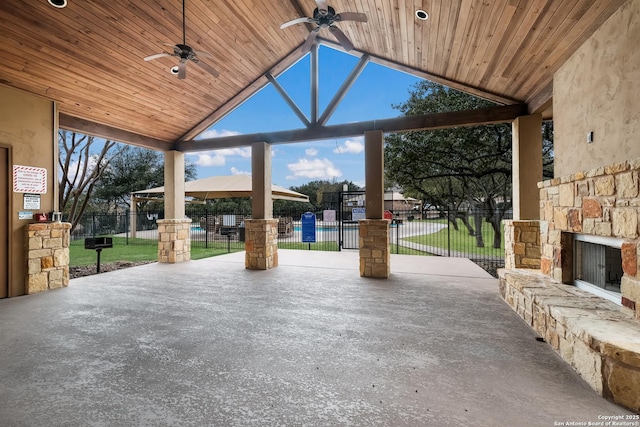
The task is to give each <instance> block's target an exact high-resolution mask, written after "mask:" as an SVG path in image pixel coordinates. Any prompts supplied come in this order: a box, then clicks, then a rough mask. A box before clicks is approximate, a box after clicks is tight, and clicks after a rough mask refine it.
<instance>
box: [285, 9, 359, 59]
mask: <svg viewBox="0 0 640 427" xmlns="http://www.w3.org/2000/svg"><path fill="white" fill-rule="evenodd" d="M316 5H317V6H318V7H316V8H315V10H314V11H313V18H309V17H305V18H296V19H293V20H291V21H288V22H285V23H284V24H282V25H280V28H281V29H282V28H287V27H289V26H291V25H294V24H316V25H317V27H316V28H314V29H313V30H311V32H310V33H309V37H307V40H305V42H304V44H303V45H302V51H303V52H306V51H308V50H309V49H311V45H313V42H314V41H315V39H316V37H317V36H318V32H320V30H321V29H322V28H329V31H331V33H332V34H333V35H334V36H335V38H336V39H337V40H338V42H339V43H340V44H341V45H342V47H343V48H344V50H346V51H347V52H348V51H350V50H351V49H353V43H351V40H349V38H348V37H347V36H346V35H345V34H344V33H343V32H342V30H341V29H340V28H338V27H337V26H336V25H335V23H336V22H342V21H358V22H367V15H365V14H364V13H358V12H341V13H336V11H335V9H334V8H332V7H331V6H328V5H327V2H326V0H316Z"/></svg>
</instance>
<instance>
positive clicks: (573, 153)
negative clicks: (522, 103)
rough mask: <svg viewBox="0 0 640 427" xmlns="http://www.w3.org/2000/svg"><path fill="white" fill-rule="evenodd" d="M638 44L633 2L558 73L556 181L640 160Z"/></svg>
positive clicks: (638, 4) (639, 19) (637, 5)
mask: <svg viewBox="0 0 640 427" xmlns="http://www.w3.org/2000/svg"><path fill="white" fill-rule="evenodd" d="M639 41H640V0H629V1H628V2H627V3H626V4H625V5H624V6H623V7H621V8H620V9H619V10H618V11H617V12H616V13H614V15H612V16H611V17H610V18H609V19H608V20H607V21H606V22H605V23H604V25H603V26H602V27H600V28H599V29H598V30H597V31H596V32H595V33H594V35H593V36H592V37H591V38H590V39H589V40H588V41H587V42H586V43H585V44H584V45H582V46H581V47H580V48H579V49H578V50H577V51H576V52H575V53H574V54H573V55H572V57H571V58H570V59H569V60H568V61H567V62H566V63H565V64H564V65H563V66H562V68H561V69H560V70H559V71H558V72H556V74H555V76H554V80H553V115H554V133H555V135H554V144H555V147H554V149H555V156H556V158H555V176H557V177H558V176H567V175H570V174H572V173H575V172H578V171H583V170H589V169H595V168H598V167H601V166H604V165H610V164H614V163H619V162H622V161H624V160H626V159H633V158H638V157H640V104H639V102H640V101H639V100H640V48H639V47H638V43H639ZM588 132H593V133H594V140H593V142H592V143H591V144H588V143H587V133H588Z"/></svg>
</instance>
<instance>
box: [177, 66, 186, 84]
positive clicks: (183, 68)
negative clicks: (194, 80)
mask: <svg viewBox="0 0 640 427" xmlns="http://www.w3.org/2000/svg"><path fill="white" fill-rule="evenodd" d="M185 77H187V62H186V61H180V64H178V78H179V79H180V80H183V79H184V78H185Z"/></svg>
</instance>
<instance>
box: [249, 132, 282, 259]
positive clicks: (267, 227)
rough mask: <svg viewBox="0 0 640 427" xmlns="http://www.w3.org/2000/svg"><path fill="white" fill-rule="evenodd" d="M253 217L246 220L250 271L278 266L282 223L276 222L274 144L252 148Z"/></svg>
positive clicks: (261, 143)
mask: <svg viewBox="0 0 640 427" xmlns="http://www.w3.org/2000/svg"><path fill="white" fill-rule="evenodd" d="M251 186H252V188H251V193H252V194H251V218H252V219H250V220H246V221H245V246H244V247H245V261H244V266H245V268H247V269H250V270H268V269H270V268H274V267H277V266H278V220H277V219H273V199H272V193H271V145H270V144H267V143H264V142H256V143H254V144H253V145H252V146H251Z"/></svg>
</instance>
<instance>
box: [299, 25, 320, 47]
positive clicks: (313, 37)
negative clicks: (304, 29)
mask: <svg viewBox="0 0 640 427" xmlns="http://www.w3.org/2000/svg"><path fill="white" fill-rule="evenodd" d="M319 32H320V27H318V28H314V29H313V30H312V31H311V32H309V36H308V37H307V40H305V42H304V44H303V45H302V47H301V48H300V50H302V51H303V52H305V53H306V52H309V51H310V50H311V46H313V42H315V41H316V37H318V33H319Z"/></svg>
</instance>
